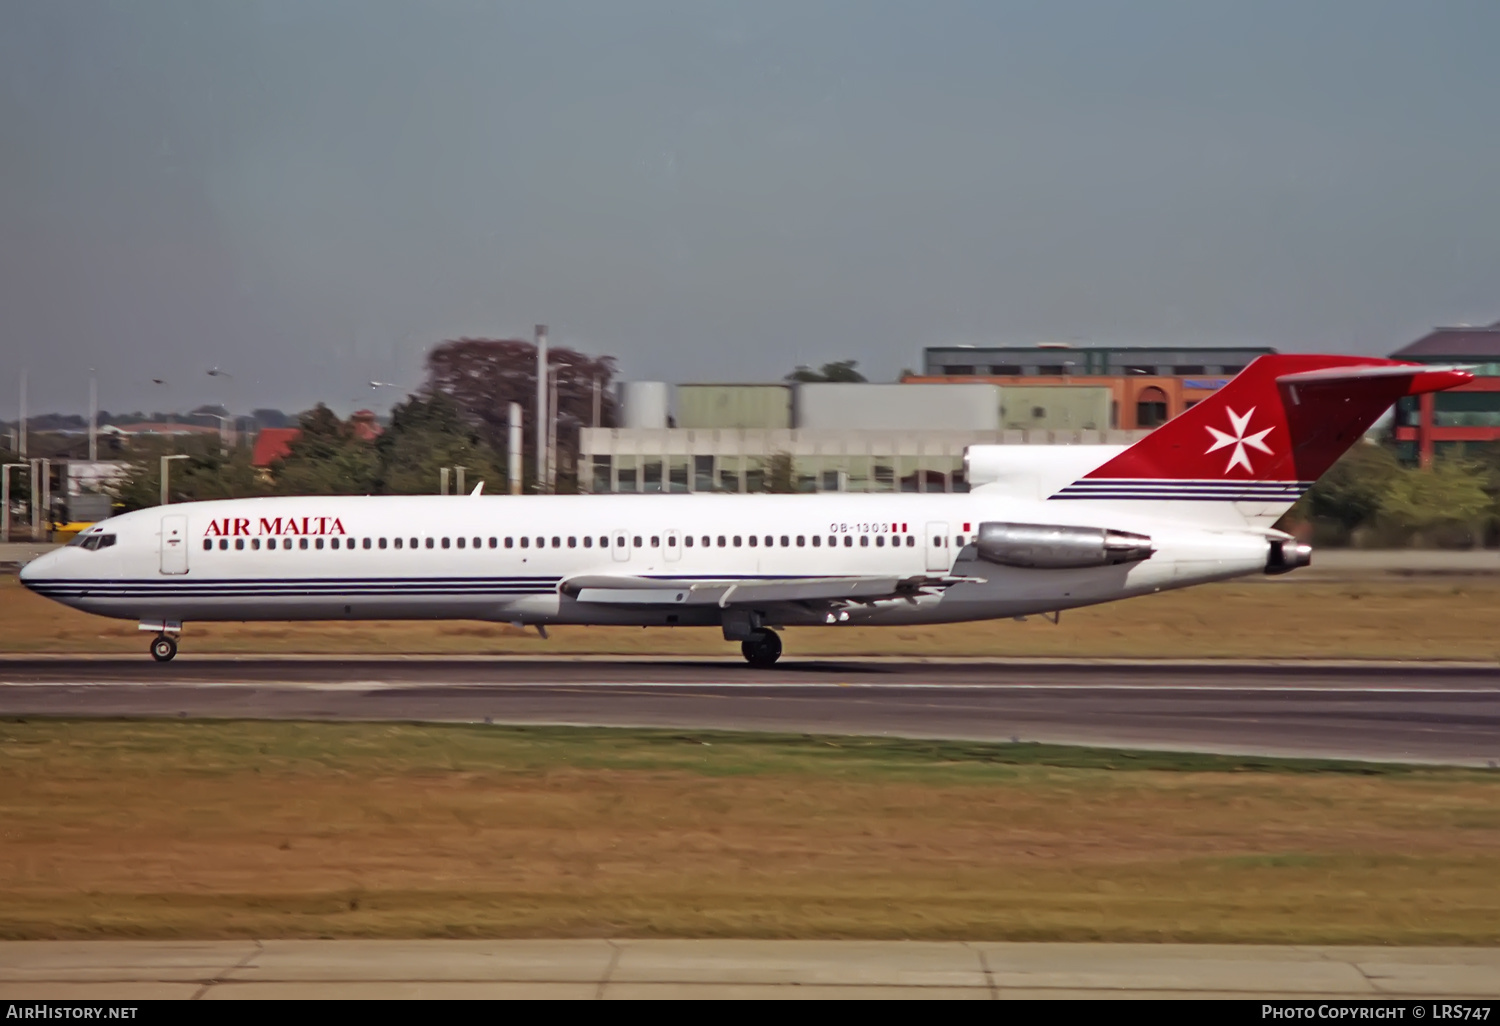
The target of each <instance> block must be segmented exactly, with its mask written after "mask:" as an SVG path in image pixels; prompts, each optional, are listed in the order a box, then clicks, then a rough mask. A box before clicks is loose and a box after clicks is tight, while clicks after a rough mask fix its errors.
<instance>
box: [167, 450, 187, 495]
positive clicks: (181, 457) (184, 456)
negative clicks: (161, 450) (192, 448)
mask: <svg viewBox="0 0 1500 1026" xmlns="http://www.w3.org/2000/svg"><path fill="white" fill-rule="evenodd" d="M187 458H188V454H187V453H185V452H180V453H177V454H176V455H174V456H163V457H162V458H161V504H162V505H163V506H166V505H169V504H170V503H171V501H172V493H171V492H169V491H168V490H167V464H168V463H170V462H171V461H172V460H185V459H187Z"/></svg>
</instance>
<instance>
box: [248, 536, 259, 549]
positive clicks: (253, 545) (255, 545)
mask: <svg viewBox="0 0 1500 1026" xmlns="http://www.w3.org/2000/svg"><path fill="white" fill-rule="evenodd" d="M250 548H252V549H259V548H260V539H259V538H251V539H250Z"/></svg>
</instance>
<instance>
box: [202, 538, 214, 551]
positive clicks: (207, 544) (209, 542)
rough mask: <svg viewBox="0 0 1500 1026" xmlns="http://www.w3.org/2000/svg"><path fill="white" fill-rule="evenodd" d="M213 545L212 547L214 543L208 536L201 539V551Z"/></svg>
mask: <svg viewBox="0 0 1500 1026" xmlns="http://www.w3.org/2000/svg"><path fill="white" fill-rule="evenodd" d="M213 547H214V543H213V541H212V540H210V539H208V538H204V539H203V551H204V552H207V551H208V550H209V549H211V548H213Z"/></svg>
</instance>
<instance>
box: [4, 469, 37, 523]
mask: <svg viewBox="0 0 1500 1026" xmlns="http://www.w3.org/2000/svg"><path fill="white" fill-rule="evenodd" d="M30 465H31V464H29V463H6V464H4V465H3V466H0V542H8V541H10V472H11V471H12V470H15V469H16V468H17V467H29V466H30Z"/></svg>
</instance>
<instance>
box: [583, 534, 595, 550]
mask: <svg viewBox="0 0 1500 1026" xmlns="http://www.w3.org/2000/svg"><path fill="white" fill-rule="evenodd" d="M583 547H584V548H586V549H591V548H593V547H594V536H593V535H591V534H586V535H584V536H583Z"/></svg>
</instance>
